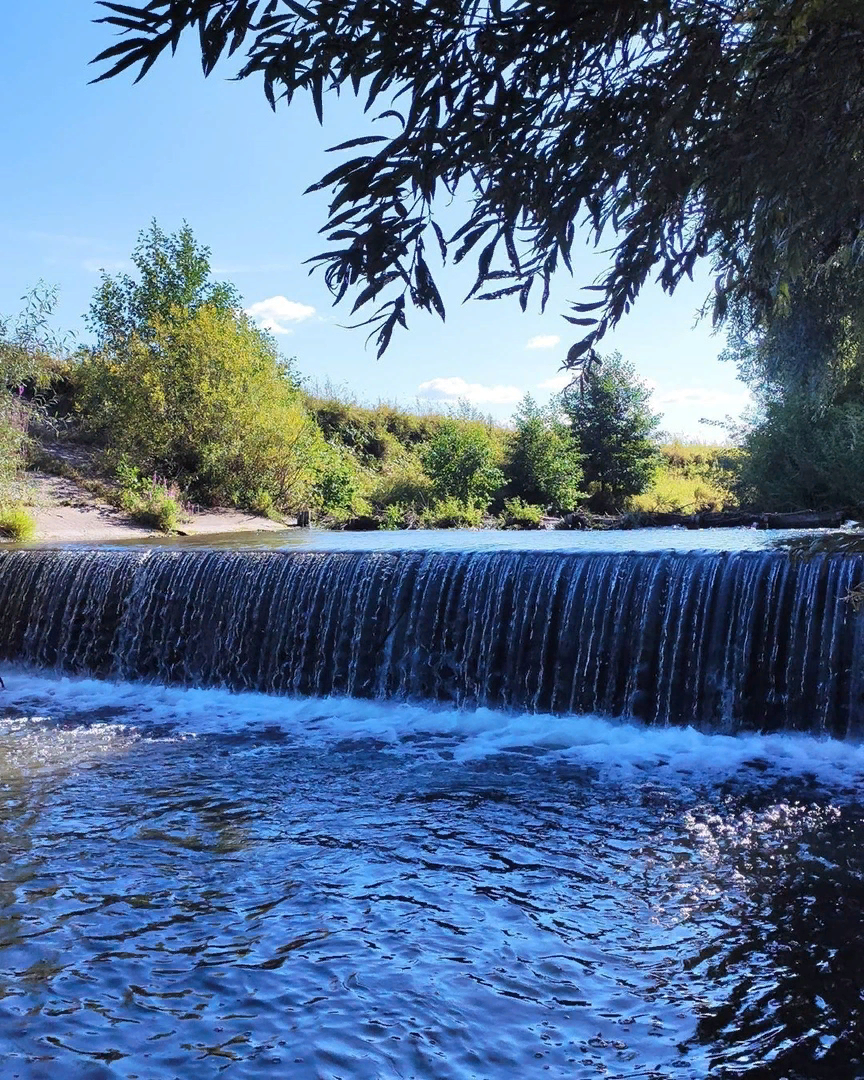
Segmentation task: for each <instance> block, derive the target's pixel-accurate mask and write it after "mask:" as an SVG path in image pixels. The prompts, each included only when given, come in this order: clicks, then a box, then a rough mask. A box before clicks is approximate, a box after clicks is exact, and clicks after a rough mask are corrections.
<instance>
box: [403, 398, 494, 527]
mask: <svg viewBox="0 0 864 1080" xmlns="http://www.w3.org/2000/svg"><path fill="white" fill-rule="evenodd" d="M495 457H496V454H495V447H494V445H493V442H492V439H491V437H490V435H489V433H488V431H487V430H485V428H484V427H483V426H481V425H480V424H478V423H471V422H464V421H462V422H460V421H458V420H456V419H453V418H448V419H446V420H444V421H442V423H441V427H440V430H439V431H438V433H437V434H436V435H434V436H433V437H432V439H431V440H430V441H429V442H428V443H427V444H426V445H425V446H424V448H423V450H422V461H423V466H424V468H425V470H426V472H427V473H428V475H429V478H430V480H431V481H432V485H433V488H434V491H435V494H436V495H437V496H438V498H439V499H440V500H455V503H461V504H463V505H465V506H471V507H483V508H485V507H486V506H487V505H488V504H489V500H490V499H491V497H492V495H493V493H494V492H495V491H497V490H498V488H500V487H501V485H502V484H503V482H504V474H503V473H502V472H501V470H500V469H499V468H498V466H497V464H496V461H495ZM455 503H454V505H455Z"/></svg>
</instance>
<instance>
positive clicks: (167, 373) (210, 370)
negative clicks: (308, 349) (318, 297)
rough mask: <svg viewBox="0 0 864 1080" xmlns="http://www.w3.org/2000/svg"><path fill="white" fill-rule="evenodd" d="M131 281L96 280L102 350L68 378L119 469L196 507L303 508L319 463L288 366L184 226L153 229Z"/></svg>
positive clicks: (318, 446)
mask: <svg viewBox="0 0 864 1080" xmlns="http://www.w3.org/2000/svg"><path fill="white" fill-rule="evenodd" d="M132 262H133V263H134V265H135V267H136V269H137V271H138V274H137V276H134V277H133V276H132V275H129V274H123V275H120V276H118V277H111V276H110V275H108V274H103V276H102V282H101V284H100V286H99V288H98V289H97V290H96V294H95V296H94V298H93V302H92V304H91V307H90V316H89V325H90V328H91V329H92V330H93V331H94V333H95V335H96V338H97V345H96V346H95V347H94V348H92V349H88V350H83V352H82V354H81V356H80V357H79V364H78V367H77V369H76V370H75V373H74V377H75V382H76V384H77V402H78V406H79V411H80V413H81V415H82V417H83V418H84V422H85V424H86V425H87V426H88V427H89V428H90V429H91V430H92V431H94V432H96V433H98V434H99V435H100V437H101V438H102V439H103V440H104V441H105V442H106V444H107V446H108V449H109V451H110V453H111V455H112V456H113V457H114V459H115V460H116V461H124V460H125V461H126V462H127V463H128V464H129V465H131V466H134V467H135V468H137V469H139V470H141V471H142V472H144V473H145V474H153V473H157V474H159V475H160V476H162V477H163V478H165V479H167V480H169V481H171V482H172V483H177V484H179V485H180V487H181V488H182V489H183V490H185V491H186V492H188V493H189V494H190V495H191V496H192V497H193V498H195V499H196V500H197V501H199V502H204V503H213V502H227V503H233V504H239V505H245V506H250V507H255V506H257V507H259V508H267V507H269V506H270V505H276V506H280V507H283V508H288V507H293V506H297V505H305V503H306V501H307V498H308V497H309V493H310V491H311V488H312V485H313V484H314V482H315V480H316V468H317V465H318V464H319V462H320V461H321V460H323V458H324V457H325V456H326V453H325V452H326V446H325V443H324V439H323V436H322V435H321V432H320V431H319V429H318V427H317V426H316V424H315V423H314V421H313V420H312V418H311V416H309V414H308V411H307V410H306V408H305V406H304V404H303V402H302V401H301V398H300V395H299V391H298V388H297V386H296V384H295V382H294V379H293V374H292V371H291V369H290V366H289V365H288V364H286V363H285V362H284V361H283V360H282V359H281V357H280V356H279V354H278V351H277V349H276V343H275V341H274V339H273V337H272V336H271V335H270V334H267V333H266V332H264V331H263V330H260V329H259V328H258V327H256V326H253V325H252V323H251V322H250V321H249V319H248V318H247V317H246V316H245V315H244V314H243V312H242V311H241V310H240V297H239V294H238V293H237V291H236V290H235V289H234V287H233V286H232V285H229V284H226V283H224V282H214V281H212V280H211V277H210V252H209V250H208V249H207V248H206V247H204V246H202V245H200V244H199V243H198V242H197V241H196V240H195V237H194V236H193V234H192V230H191V229H190V228H189V226H188V225H184V226H183V228H182V229H181V230H180V231H179V232H178V233H175V234H168V233H165V232H164V231H163V230H162V229H160V228H159V226H158V225H157V224H156V222H153V223H152V224H151V226H150V228H149V229H147V230H145V231H144V232H142V233H141V235H140V237H139V240H138V245H137V247H136V248H135V251H134V252H133V254H132Z"/></svg>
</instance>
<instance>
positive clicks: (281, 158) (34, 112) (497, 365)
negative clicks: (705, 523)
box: [0, 0, 748, 439]
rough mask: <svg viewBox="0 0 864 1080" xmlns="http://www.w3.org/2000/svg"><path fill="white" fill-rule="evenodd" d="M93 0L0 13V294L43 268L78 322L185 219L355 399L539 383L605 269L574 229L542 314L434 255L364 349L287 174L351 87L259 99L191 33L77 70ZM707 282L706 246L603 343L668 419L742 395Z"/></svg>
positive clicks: (499, 404) (319, 213)
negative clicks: (414, 299) (435, 299)
mask: <svg viewBox="0 0 864 1080" xmlns="http://www.w3.org/2000/svg"><path fill="white" fill-rule="evenodd" d="M99 11H100V9H99V8H98V7H97V5H96V4H95V3H92V2H90V0H29V2H28V3H27V4H15V5H12V7H11V10H10V11H8V12H7V13H6V17H5V19H4V36H3V38H2V40H0V62H2V68H0V70H2V71H3V79H2V84H0V110H2V112H0V115H2V116H3V121H4V136H5V137H4V146H3V154H2V164H0V247H2V253H3V258H2V261H0V312H3V313H5V314H9V313H12V312H14V311H16V310H17V308H18V304H19V298H20V296H21V295H22V294H23V293H24V292H25V290H27V289H28V288H29V287H30V286H32V285H33V284H35V283H36V282H37V281H38V280H44V281H46V282H48V283H52V284H56V285H58V286H59V287H60V304H59V308H58V312H57V321H58V324H60V325H62V327H64V328H71V329H73V330H75V331H76V332H77V333H78V334H79V335H81V336H83V334H84V331H83V327H82V325H81V316H82V314H83V313H84V312H85V311H86V309H87V306H88V303H89V299H90V296H91V295H92V293H93V290H94V288H95V287H96V285H97V283H98V278H99V271H100V269H102V268H104V269H106V270H108V271H115V270H118V269H124V268H126V267H128V265H129V264H128V257H129V253H130V251H131V250H132V248H133V247H134V244H135V240H136V237H137V235H138V233H139V231H140V230H141V229H142V228H144V227H145V226H146V225H147V224H148V222H149V221H150V220H151V219H153V218H155V219H156V220H157V221H158V222H159V224H160V225H161V226H162V227H163V228H165V229H166V230H173V229H175V228H177V227H178V226H179V225H180V224H181V222H182V221H183V220H184V219H185V220H187V221H188V222H189V224H190V225H191V226H192V228H193V230H194V232H195V234H196V236H197V237H198V239H199V240H200V241H202V242H204V243H206V244H208V245H209V247H210V248H211V250H212V261H213V266H214V269H215V270H216V272H217V275H218V276H219V277H222V278H225V279H229V280H231V281H233V282H234V283H235V284H236V285H237V287H238V288H239V289H240V291H241V292H242V294H243V296H244V298H245V301H246V303H247V305H248V306H249V308H250V310H252V311H253V312H255V313H256V316H257V317H258V318H259V319H260V320H262V321H263V322H266V323H267V325H269V326H270V327H271V328H272V329H273V330H274V331H276V332H277V336H278V340H279V344H280V346H281V348H282V350H283V352H284V353H286V354H287V355H290V356H296V357H297V361H298V365H299V368H300V370H301V371H302V372H303V373H304V374H306V375H307V376H309V377H310V378H312V379H313V380H316V381H318V382H319V383H321V384H323V383H326V382H328V381H329V382H330V383H332V384H334V385H336V386H340V387H345V388H347V389H348V390H349V391H351V392H352V393H353V394H354V395H356V396H357V397H358V398H359V399H360V400H367V401H375V400H378V399H380V398H383V399H386V400H391V401H400V402H402V403H405V404H412V403H413V402H415V401H416V400H417V399H418V398H420V399H421V400H422V401H425V402H433V403H438V402H442V401H443V402H446V401H452V400H455V399H456V398H458V397H467V398H468V399H470V400H472V401H473V402H475V403H476V404H477V405H478V406H479V407H481V408H482V409H483V410H484V411H488V412H492V413H493V414H494V415H495V416H497V417H499V418H505V417H507V416H508V415H510V414H511V413H512V411H513V408H514V405H515V403H516V401H518V399H519V397H520V396H521V394H522V393H524V392H525V391H529V392H531V393H532V394H534V395H535V397H537V398H538V399H543V398H544V397H545V396H546V395H548V394H549V393H550V392H551V390H553V389H554V388H556V387H557V386H559V385H560V384H561V375H560V373H559V368H560V364H561V360H562V358H563V356H564V355H565V353H566V351H567V347H568V346H569V345H570V344H571V343H572V341H573V340H574V339H575V336H578V335H574V333H573V331H574V330H576V329H578V328H574V327H570V326H569V324H567V323H565V322H564V321H563V319H561V318H560V314H561V312H563V311H565V310H566V302H567V300H568V299H569V298H575V297H576V296H577V293H578V289H579V286H581V285H584V284H589V283H590V282H591V281H592V280H593V279H594V278H595V277H596V276H597V274H598V273H600V272H601V271H602V270H603V267H604V259H603V257H602V255H598V254H597V253H595V252H594V251H593V250H592V249H590V248H588V247H587V246H586V247H585V249H584V251H583V252H581V253H580V254H579V255H578V257H577V259H576V261H575V278H574V279H571V278H569V276H568V275H566V274H562V275H561V277H560V278H559V279H558V280H557V281H556V283H555V287H554V289H553V293H552V299H551V301H550V303H549V305H548V307H547V310H546V313H545V314H543V315H541V314H540V313H539V312H538V311H537V310H536V309H533V310H532V309H530V308H529V311H528V312H527V313H526V314H522V312H521V311H520V310H519V307H518V305H517V304H516V303H515V302H512V303H511V302H508V301H506V300H504V301H499V302H493V303H487V302H477V301H475V302H470V303H468V304H462V303H461V298H462V297H463V296H464V295H465V293H466V292H467V291H468V288H469V286H470V284H471V281H470V273H469V271H468V270H467V269H465V270H463V269H462V268H461V267H460V268H455V269H453V268H451V269H450V270H449V271H447V272H445V274H444V276H442V278H441V283H442V284H443V285H444V290H443V291H444V296H445V302H446V303H447V310H448V317H447V321H446V323H445V324H443V325H442V324H441V323H440V322H439V321H438V320H437V319H436V318H434V317H431V316H427V315H423V314H422V313H416V314H414V315H413V316H411V317H409V325H410V327H411V329H410V331H409V332H408V333H404V332H403V333H402V334H401V335H399V336H394V340H393V344H392V345H391V347H390V349H389V350H388V352H387V353H386V354H385V356H384V357H383V358H382V359H381V360H376V359H375V352H374V350H373V348H372V347H371V346H369V347H367V346H366V345H365V333H364V332H363V331H362V330H350V329H346V328H344V326H343V325H342V324H344V323H346V322H350V319H349V309H348V308H347V307H346V306H345V305H344V304H343V305H340V306H339V307H338V308H335V309H334V308H333V306H332V303H331V299H330V297H329V294H328V292H327V290H326V288H325V286H324V284H323V282H322V280H321V278H320V276H319V275H314V276H312V277H310V276H309V275H308V271H307V267H305V266H304V265H303V260H304V259H306V258H308V257H309V256H310V255H313V254H315V253H317V252H318V251H321V250H322V249H323V247H324V243H323V241H322V238H321V237H319V236H318V234H317V232H318V228H319V227H320V226H321V225H322V224H323V223H324V220H325V212H326V201H327V200H326V194H318V195H314V196H309V195H306V196H304V195H303V194H302V193H303V191H304V189H305V188H306V187H308V186H309V185H310V184H311V183H313V182H314V181H315V180H317V179H318V178H319V177H320V176H321V175H323V173H324V172H325V171H327V169H329V168H330V167H332V165H333V164H334V161H333V158H332V157H331V156H329V155H327V154H326V153H325V150H326V148H327V147H328V146H331V145H334V144H336V143H338V142H340V141H342V140H344V139H347V138H351V137H352V136H354V135H357V134H363V133H365V132H366V130H367V128H366V124H367V121H366V120H365V119H364V118H363V117H362V113H361V111H360V109H359V108H358V107H357V105H356V103H354V102H353V101H351V100H346V99H341V100H335V99H334V100H333V101H331V102H329V103H327V104H326V105H325V125H324V128H323V129H322V128H320V127H319V125H318V123H317V120H316V119H315V116H314V113H313V111H312V106H311V103H310V102H308V101H303V100H300V101H297V102H295V103H294V104H293V105H292V106H291V108H290V109H282V110H280V111H278V112H277V113H276V114H275V115H274V114H273V113H272V112H271V111H270V109H269V107H268V106H267V104H266V101H265V99H264V95H263V93H262V90H261V87H260V84H258V83H256V82H252V81H247V82H244V83H235V82H231V81H229V79H228V78H227V76H228V75H230V73H231V71H230V68H226V69H224V70H223V71H218V70H217V73H216V74H215V75H214V76H211V77H210V79H207V80H205V79H204V78H203V76H202V74H201V71H200V65H199V62H198V58H197V57H196V55H195V52H194V49H192V47H191V46H192V42H191V40H190V42H189V44H188V45H187V46H186V47H185V48H181V50H180V51H179V52H178V54H177V56H176V57H175V58H174V59H173V60H165V61H163V62H160V63H159V64H157V65H156V67H155V68H154V69H153V70H152V71H151V72H150V74H149V75H148V76H147V77H146V78H145V79H144V80H143V82H141V83H139V84H138V85H137V86H135V85H132V80H131V78H129V77H124V76H121V77H120V78H119V79H114V80H111V81H109V82H107V83H100V84H99V85H96V86H91V85H88V80H89V79H90V78H92V77H93V74H94V69H93V68H88V61H89V60H90V59H91V58H92V57H93V56H94V55H95V54H96V53H97V52H99V51H100V50H101V49H102V48H104V47H106V45H108V44H111V43H112V41H113V37H112V31H111V28H109V27H106V26H97V25H94V23H93V22H92V20H93V18H94V17H96V16H97V15H98V14H99ZM708 291H709V274H708V267H707V266H705V267H704V268H703V272H702V273H701V274H700V275H699V277H698V278H697V280H696V281H695V282H694V283H693V284H692V285H691V284H689V283H688V285H687V287H686V288H683V287H682V288H681V289H680V290H679V291H678V292H677V293H676V294H675V296H673V297H671V298H670V297H667V296H664V295H663V293H662V292H661V291H660V290H659V289H656V288H651V289H650V290H646V291H645V293H644V294H643V296H642V297H641V299H640V301H639V302H638V304H637V305H636V307H635V309H634V311H633V312H632V313H631V314H630V315H629V316H628V317H627V318H626V320H625V321H624V322H623V323H622V324H621V325H620V327H619V328H618V329H617V330H616V331H615V332H614V333H613V334H612V335H609V336H608V337H607V339H606V342H605V343H604V346H603V350H604V351H610V350H611V349H619V350H620V351H621V352H622V353H623V355H624V356H625V358H626V359H628V360H630V361H631V362H632V363H633V364H634V365H635V366H636V368H637V370H638V371H639V373H640V375H641V376H642V377H643V378H644V379H646V380H647V381H648V382H649V384H650V385H651V386H652V387H654V405H655V408H656V409H657V410H658V411H661V412H663V413H664V426H665V427H666V428H667V430H669V431H670V432H673V433H683V434H687V435H702V436H706V435H707V436H708V437H709V438H711V439H717V437H718V431H717V430H716V429H713V428H704V427H701V426H700V424H699V420H700V418H701V417H710V418H715V419H722V418H723V417H724V416H725V415H727V414H729V413H731V414H733V415H737V414H738V413H739V412H740V410H741V408H742V407H744V406H745V405H746V403H747V400H748V395H747V392H746V389H745V387H744V386H743V385H742V384H741V383H740V382H738V380H737V379H736V378H735V373H734V370H733V369H732V368H731V367H730V366H729V365H727V364H722V363H719V362H718V361H717V359H716V358H717V354H718V353H719V352H720V351H721V349H722V348H723V345H724V341H723V338H722V337H718V336H715V335H713V334H712V333H711V328H710V325H709V324H708V323H707V322H702V323H700V324H699V325H697V326H695V327H694V323H695V319H696V312H697V310H698V308H699V306H700V305H701V303H702V301H703V300H704V298H705V296H706V295H707V293H708Z"/></svg>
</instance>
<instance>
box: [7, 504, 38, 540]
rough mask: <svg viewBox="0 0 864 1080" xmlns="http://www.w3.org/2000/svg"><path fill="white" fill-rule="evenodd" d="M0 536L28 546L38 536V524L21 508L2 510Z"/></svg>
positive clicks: (14, 507) (13, 507) (12, 507)
mask: <svg viewBox="0 0 864 1080" xmlns="http://www.w3.org/2000/svg"><path fill="white" fill-rule="evenodd" d="M0 536H2V537H4V538H6V539H9V540H15V541H17V542H18V543H19V544H26V543H28V542H29V541H30V540H33V539H34V538H35V536H36V522H35V521H34V520H33V518H32V516H31V515H30V514H28V513H27V511H26V510H23V509H22V508H21V507H20V506H11V507H6V508H5V509H0Z"/></svg>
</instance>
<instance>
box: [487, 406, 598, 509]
mask: <svg viewBox="0 0 864 1080" xmlns="http://www.w3.org/2000/svg"><path fill="white" fill-rule="evenodd" d="M513 419H514V421H515V424H516V430H515V431H514V432H513V435H512V436H511V439H510V445H509V446H508V449H507V459H506V461H505V464H504V475H505V477H506V480H507V494H508V495H510V496H513V497H516V498H519V499H523V500H525V502H528V503H532V504H533V505H535V506H542V507H544V508H552V509H554V510H563V511H567V510H572V509H573V507H574V506H576V504H577V503H578V502H580V500H581V499H583V498H584V495H583V494H582V493H581V491H580V487H581V484H582V465H581V455H580V453H579V445H578V443H577V442H576V440H575V439H574V438H573V436H572V435H571V433H570V431H569V430H568V429H567V426H566V425H565V424H563V423H562V422H561V420H560V418H559V417H558V416H557V415H556V414H555V412H554V411H553V410H549V409H541V408H540V407H539V406H538V405H537V403H536V402H535V401H534V399H533V398H532V397H531V395H530V394H526V395H525V397H524V398H523V399H522V401H521V402H520V404H519V408H518V409H517V410H516V414H515V416H514V417H513Z"/></svg>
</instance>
